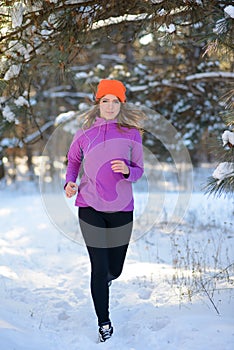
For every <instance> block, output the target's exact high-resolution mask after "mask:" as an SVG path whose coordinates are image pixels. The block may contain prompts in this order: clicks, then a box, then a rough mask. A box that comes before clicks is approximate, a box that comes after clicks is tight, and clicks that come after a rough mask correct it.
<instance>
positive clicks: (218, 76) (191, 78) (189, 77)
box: [185, 72, 234, 81]
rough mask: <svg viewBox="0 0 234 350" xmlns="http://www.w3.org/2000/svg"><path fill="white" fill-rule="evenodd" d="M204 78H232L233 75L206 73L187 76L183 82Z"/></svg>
mask: <svg viewBox="0 0 234 350" xmlns="http://www.w3.org/2000/svg"><path fill="white" fill-rule="evenodd" d="M206 78H230V79H233V78H234V73H232V72H206V73H197V74H192V75H188V76H187V77H186V78H185V80H187V81H190V80H196V79H206Z"/></svg>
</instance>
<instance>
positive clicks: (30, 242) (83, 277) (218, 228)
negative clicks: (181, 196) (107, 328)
mask: <svg viewBox="0 0 234 350" xmlns="http://www.w3.org/2000/svg"><path fill="white" fill-rule="evenodd" d="M0 196H1V204H0V219H1V236H0V348H1V349H2V350H39V349H40V350H92V349H100V348H102V349H109V350H110V349H121V350H145V349H147V350H162V349H163V350H188V349H189V350H203V349H204V350H208V349H217V350H231V349H233V345H234V327H233V326H234V312H233V311H234V308H233V292H232V291H231V290H230V289H225V290H220V291H219V292H218V293H215V294H214V297H213V300H214V302H215V304H216V305H217V307H218V310H219V312H220V315H217V313H216V312H215V310H214V307H213V306H212V305H211V303H210V302H209V300H208V298H207V296H205V295H204V294H202V293H198V294H197V295H195V296H194V297H193V298H192V302H189V301H188V299H187V298H186V297H184V298H182V297H181V293H180V289H179V288H180V286H178V287H176V286H172V282H171V281H172V278H173V276H175V270H174V269H173V267H172V259H175V256H174V254H175V252H173V251H172V241H173V240H172V236H171V235H168V234H165V233H164V232H163V229H159V228H157V229H154V230H152V231H151V232H149V233H148V234H147V235H145V236H144V237H142V238H140V239H138V240H137V241H135V242H133V243H132V244H131V246H130V249H129V252H128V256H127V261H126V264H125V268H124V272H123V274H122V276H121V277H120V278H119V279H118V280H117V281H115V282H114V283H113V284H112V287H111V317H112V321H113V324H114V327H115V333H114V336H113V338H112V339H111V340H110V341H109V342H107V343H104V344H97V325H96V318H95V315H94V311H93V306H92V302H91V297H90V292H89V262H88V257H87V253H86V249H85V247H84V246H83V245H79V244H75V243H74V242H72V241H70V240H69V239H67V238H66V237H64V236H63V235H62V234H60V233H58V232H57V231H56V229H55V227H54V226H53V225H52V224H51V222H50V220H49V219H48V217H47V215H46V213H45V211H44V210H43V206H42V203H41V198H40V195H38V194H37V193H36V192H35V191H34V193H33V194H32V195H29V194H23V193H21V192H20V191H11V190H5V191H1V192H0ZM207 208H208V209H209V215H208V214H207V211H206V210H207ZM212 218H213V219H212ZM232 218H233V203H232V206H230V205H228V203H226V202H225V201H223V200H219V202H216V203H214V201H211V200H210V201H208V200H207V199H204V196H203V195H202V194H194V195H193V200H192V201H191V208H190V210H189V212H188V214H187V226H186V225H185V226H183V227H180V229H178V230H177V232H176V233H175V235H174V236H173V237H174V238H173V239H174V242H177V243H176V244H178V245H180V247H182V242H184V241H185V235H186V233H185V232H184V229H185V227H187V229H188V231H190V243H189V244H190V245H191V247H192V245H193V243H194V244H195V245H197V246H198V242H200V243H201V246H203V247H204V244H202V240H204V242H205V241H207V239H208V236H207V235H209V240H210V241H212V240H213V243H212V244H213V246H215V244H216V245H217V246H218V247H219V248H218V249H219V250H218V252H219V253H220V254H219V259H226V260H227V261H229V262H231V261H232V262H233V240H234V233H233V226H232V223H233V220H232ZM208 221H209V223H210V228H209V229H208V226H207V225H208V224H207V222H208ZM219 224H220V225H219ZM221 235H222V239H220V237H221ZM214 237H216V238H217V241H215V242H214ZM216 238H215V239H216ZM191 249H192V248H191ZM208 249H211V248H208ZM216 252H217V249H216ZM205 254H206V252H205ZM208 255H209V254H208ZM211 255H212V254H211ZM177 258H178V256H177ZM226 260H225V261H224V262H223V266H225V264H226V263H227V261H226ZM219 263H220V264H221V261H220V262H219ZM225 286H226V285H225Z"/></svg>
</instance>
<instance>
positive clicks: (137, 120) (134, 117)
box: [80, 100, 146, 131]
mask: <svg viewBox="0 0 234 350" xmlns="http://www.w3.org/2000/svg"><path fill="white" fill-rule="evenodd" d="M99 102H100V100H98V101H97V102H96V103H95V105H94V107H93V108H92V109H91V110H89V111H87V112H85V113H83V114H82V115H81V116H80V118H82V119H83V123H82V124H83V125H82V127H83V129H89V128H90V127H91V126H92V125H93V123H94V122H95V119H96V117H98V116H100V109H99ZM145 118H146V116H145V114H144V112H143V111H141V110H140V109H137V108H136V107H135V106H133V105H130V104H128V103H121V106H120V111H119V114H118V115H117V123H118V126H119V128H120V129H121V127H127V128H129V129H130V128H136V129H138V130H140V131H142V130H143V127H142V123H143V120H144V119H145Z"/></svg>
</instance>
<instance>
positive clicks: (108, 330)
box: [99, 323, 113, 342]
mask: <svg viewBox="0 0 234 350" xmlns="http://www.w3.org/2000/svg"><path fill="white" fill-rule="evenodd" d="M112 334H113V327H112V326H111V323H108V324H105V325H103V326H100V327H99V340H100V342H104V341H106V340H108V339H110V337H111V336H112Z"/></svg>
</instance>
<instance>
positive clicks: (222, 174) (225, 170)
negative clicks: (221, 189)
mask: <svg viewBox="0 0 234 350" xmlns="http://www.w3.org/2000/svg"><path fill="white" fill-rule="evenodd" d="M212 176H213V178H215V179H217V180H219V181H218V183H220V182H221V181H222V180H224V179H226V178H227V177H231V176H234V163H229V162H223V163H220V164H219V165H218V166H217V168H216V169H215V171H214V172H213V174H212Z"/></svg>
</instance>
